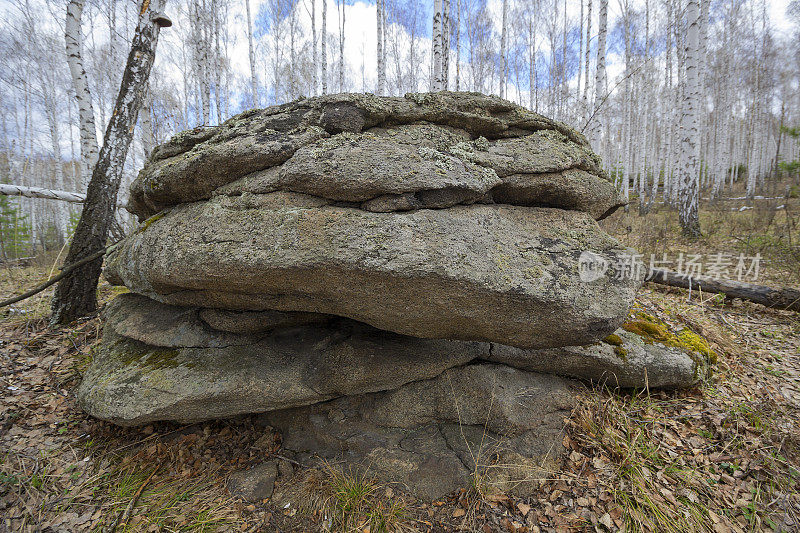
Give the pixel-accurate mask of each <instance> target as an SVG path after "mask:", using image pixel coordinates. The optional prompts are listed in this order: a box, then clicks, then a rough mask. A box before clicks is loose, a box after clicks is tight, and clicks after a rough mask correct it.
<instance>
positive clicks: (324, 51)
mask: <svg viewBox="0 0 800 533" xmlns="http://www.w3.org/2000/svg"><path fill="white" fill-rule="evenodd" d="M321 39H322V40H321V42H320V46H321V47H322V50H321V53H322V94H328V52H327V42H328V3H327V0H322V38H321Z"/></svg>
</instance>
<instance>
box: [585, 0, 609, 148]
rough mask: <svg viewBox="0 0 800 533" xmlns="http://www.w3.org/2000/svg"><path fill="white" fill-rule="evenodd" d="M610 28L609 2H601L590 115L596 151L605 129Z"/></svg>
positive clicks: (592, 137) (604, 0) (605, 0)
mask: <svg viewBox="0 0 800 533" xmlns="http://www.w3.org/2000/svg"><path fill="white" fill-rule="evenodd" d="M607 26H608V0H600V10H599V12H598V17H597V27H598V30H597V70H596V72H595V78H594V80H595V82H594V110H593V111H592V113H591V114H590V115H589V119H588V120H589V121H590V122H591V123H593V124H594V127H593V128H589V131H591V139H592V143H594V145H595V150H597V149H598V146H597V145H598V143H599V142H600V134H601V131H602V128H603V124H602V121H601V119H600V117H601V116H602V114H600V113H599V111H600V108H601V107H602V106H603V103H604V102H603V98H604V97H605V96H604V94H605V90H606V89H605V87H606V32H607Z"/></svg>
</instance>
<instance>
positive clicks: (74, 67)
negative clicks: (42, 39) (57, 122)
mask: <svg viewBox="0 0 800 533" xmlns="http://www.w3.org/2000/svg"><path fill="white" fill-rule="evenodd" d="M82 13H83V0H70V2H69V4H67V18H66V21H65V24H64V41H65V43H66V51H67V63H68V64H69V72H70V74H71V75H72V85H73V87H74V89H75V99H76V100H77V102H78V122H79V132H80V139H81V188H84V187H85V186H86V185H88V183H89V178H90V177H91V173H92V169H93V168H94V165H95V163H96V162H97V151H98V147H97V132H96V130H95V124H94V111H93V110H92V94H91V93H90V92H89V82H88V80H87V76H86V70H85V69H84V68H83V35H82V33H81V15H82Z"/></svg>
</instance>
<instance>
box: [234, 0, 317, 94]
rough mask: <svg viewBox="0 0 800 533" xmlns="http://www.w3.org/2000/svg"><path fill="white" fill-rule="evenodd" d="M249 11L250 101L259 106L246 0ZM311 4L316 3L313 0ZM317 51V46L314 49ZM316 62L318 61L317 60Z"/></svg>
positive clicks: (248, 21) (254, 53)
mask: <svg viewBox="0 0 800 533" xmlns="http://www.w3.org/2000/svg"><path fill="white" fill-rule="evenodd" d="M244 5H245V10H246V11H247V56H248V59H250V102H251V104H252V106H253V107H258V82H257V78H256V52H255V48H254V47H253V22H252V20H251V18H250V0H244ZM311 5H312V6H313V5H314V0H312V3H311ZM314 50H315V51H316V48H315V49H314ZM315 63H316V61H315Z"/></svg>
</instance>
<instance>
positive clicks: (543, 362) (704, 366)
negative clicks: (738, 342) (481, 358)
mask: <svg viewBox="0 0 800 533" xmlns="http://www.w3.org/2000/svg"><path fill="white" fill-rule="evenodd" d="M487 359H488V360H490V361H495V362H498V363H503V364H506V365H510V366H513V367H516V368H521V369H524V370H529V371H532V372H554V373H556V374H559V375H562V376H569V377H574V378H579V379H583V380H587V381H592V382H595V383H602V384H605V385H608V386H609V387H612V388H613V387H621V388H640V387H650V388H663V389H680V388H687V387H692V386H695V385H697V384H698V383H700V382H701V381H702V380H703V379H705V378H706V377H708V375H709V372H710V363H709V361H708V359H707V358H706V357H704V356H702V355H701V354H697V353H692V352H689V351H686V350H683V349H680V348H675V347H672V346H666V345H664V344H661V343H659V342H654V341H652V340H650V339H648V340H647V341H646V340H645V339H643V338H642V337H640V336H639V335H637V334H635V333H631V332H628V331H625V330H624V329H618V330H617V331H615V332H614V333H613V334H612V335H609V336H608V337H606V338H605V339H604V340H603V341H601V342H596V343H594V344H590V345H587V346H564V347H561V348H549V349H543V350H525V349H520V348H514V347H512V346H503V345H499V344H496V345H492V350H491V355H490V356H489V357H488V358H487Z"/></svg>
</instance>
